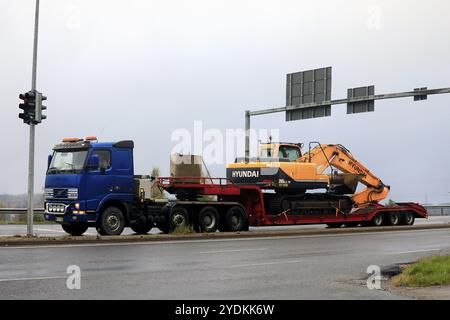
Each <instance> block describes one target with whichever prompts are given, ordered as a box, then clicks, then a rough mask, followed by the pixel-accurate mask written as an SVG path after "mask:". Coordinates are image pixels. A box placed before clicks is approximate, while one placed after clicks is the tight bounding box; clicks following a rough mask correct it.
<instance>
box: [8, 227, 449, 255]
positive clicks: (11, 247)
mask: <svg viewBox="0 0 450 320" xmlns="http://www.w3.org/2000/svg"><path fill="white" fill-rule="evenodd" d="M436 231H442V230H440V229H426V230H404V231H403V230H399V231H391V230H387V231H378V232H357V233H342V234H322V235H317V234H316V235H303V236H274V237H255V238H253V237H252V238H233V239H208V240H206V239H205V240H200V239H199V240H166V241H151V240H150V239H149V240H150V241H146V242H133V241H130V242H121V243H80V244H59V245H58V244H55V245H32V246H8V247H6V246H0V250H8V249H45V248H77V247H108V246H138V245H141V246H148V245H159V244H184V243H214V242H236V241H261V240H270V241H272V240H284V239H304V238H330V237H334V238H336V237H356V236H377V235H382V236H383V235H385V234H386V233H388V234H399V233H400V234H409V233H426V232H436Z"/></svg>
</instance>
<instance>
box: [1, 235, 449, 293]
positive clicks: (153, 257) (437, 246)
mask: <svg viewBox="0 0 450 320" xmlns="http://www.w3.org/2000/svg"><path fill="white" fill-rule="evenodd" d="M449 240H450V232H449V230H447V229H442V230H415V231H413V230H409V231H397V232H377V233H353V234H352V233H349V234H336V235H314V236H297V237H273V238H253V239H228V240H193V241H183V242H180V241H172V242H169V241H168V242H147V243H134V244H78V245H54V246H33V247H1V248H0V261H1V264H0V299H100V298H115V299H403V298H404V297H401V296H397V295H394V294H392V293H391V292H389V291H386V290H369V289H368V288H367V287H366V285H365V282H364V281H358V279H365V278H367V274H366V270H367V267H368V266H370V265H378V266H380V267H384V266H388V265H391V264H394V263H404V262H410V261H414V260H416V259H418V258H420V257H423V256H427V255H432V254H437V253H443V252H446V253H447V252H450V241H449ZM69 265H77V266H79V267H80V269H81V289H80V290H69V289H67V286H66V280H67V277H68V274H66V270H67V267H68V266H69Z"/></svg>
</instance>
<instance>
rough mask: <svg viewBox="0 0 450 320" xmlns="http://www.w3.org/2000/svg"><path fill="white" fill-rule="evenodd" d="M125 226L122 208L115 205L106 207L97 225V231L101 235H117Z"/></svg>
mask: <svg viewBox="0 0 450 320" xmlns="http://www.w3.org/2000/svg"><path fill="white" fill-rule="evenodd" d="M124 228H125V218H124V216H123V213H122V210H120V209H119V208H117V207H108V208H106V209H105V210H104V211H103V213H102V215H101V217H100V221H99V224H98V226H97V232H98V233H99V234H101V235H103V236H118V235H120V234H121V233H122V231H123V229H124Z"/></svg>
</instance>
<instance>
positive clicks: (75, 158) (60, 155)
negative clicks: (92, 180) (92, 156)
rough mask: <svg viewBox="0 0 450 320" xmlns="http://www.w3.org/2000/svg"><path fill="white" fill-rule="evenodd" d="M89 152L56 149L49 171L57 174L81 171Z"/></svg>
mask: <svg viewBox="0 0 450 320" xmlns="http://www.w3.org/2000/svg"><path fill="white" fill-rule="evenodd" d="M87 154H88V151H87V150H78V151H70V150H64V151H55V152H54V153H53V157H52V161H51V163H50V167H49V168H48V172H47V173H48V174H55V173H78V172H81V170H83V167H84V162H85V160H86V156H87Z"/></svg>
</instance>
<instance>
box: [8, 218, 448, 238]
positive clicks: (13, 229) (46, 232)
mask: <svg viewBox="0 0 450 320" xmlns="http://www.w3.org/2000/svg"><path fill="white" fill-rule="evenodd" d="M415 224H417V225H424V224H427V225H432V224H450V216H432V217H430V218H429V219H417V220H416V223H415ZM324 228H326V226H325V225H306V226H273V227H257V228H250V231H251V232H258V231H267V230H273V231H276V230H301V229H324ZM34 231H35V234H36V235H39V236H49V237H58V236H64V235H66V233H65V232H64V230H62V228H61V226H60V225H58V224H45V225H39V224H37V225H35V226H34ZM150 233H152V234H157V233H160V231H159V229H158V228H153V229H152V230H151V232H150ZM26 234H27V226H26V225H0V237H1V236H14V235H26ZM96 234H97V231H96V230H95V229H94V228H89V229H88V231H86V233H85V235H96ZM131 234H134V232H133V231H132V230H131V229H130V228H125V230H124V231H123V235H131Z"/></svg>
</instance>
